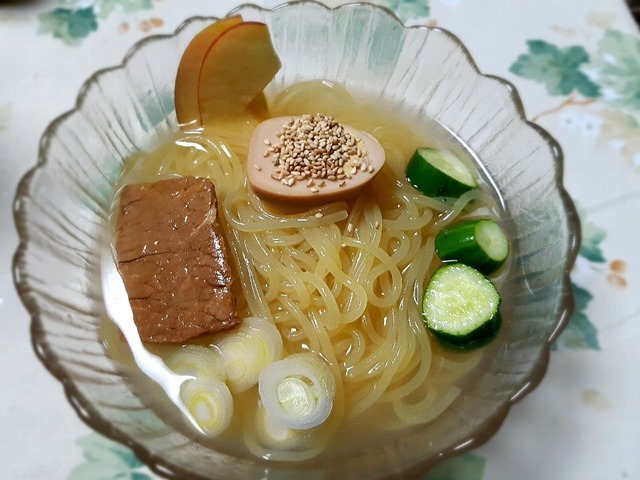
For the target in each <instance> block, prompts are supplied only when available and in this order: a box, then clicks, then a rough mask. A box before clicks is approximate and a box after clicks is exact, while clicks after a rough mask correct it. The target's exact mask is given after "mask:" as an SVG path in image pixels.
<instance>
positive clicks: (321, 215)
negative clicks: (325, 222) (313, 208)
mask: <svg viewBox="0 0 640 480" xmlns="http://www.w3.org/2000/svg"><path fill="white" fill-rule="evenodd" d="M314 217H316V218H322V217H324V215H323V214H322V213H320V212H318V213H316V214H315V215H314Z"/></svg>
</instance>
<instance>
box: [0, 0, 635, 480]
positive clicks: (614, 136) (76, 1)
mask: <svg viewBox="0 0 640 480" xmlns="http://www.w3.org/2000/svg"><path fill="white" fill-rule="evenodd" d="M239 3H240V2H239V1H237V0H215V1H205V0H193V1H183V0H59V1H38V2H36V1H13V2H11V1H9V2H7V1H4V2H0V322H1V323H0V325H1V327H2V333H1V334H0V372H1V374H0V378H1V379H2V382H1V387H0V478H2V479H7V480H22V479H29V480H40V479H43V480H45V479H73V480H92V479H101V480H110V479H114V480H115V479H125V478H127V479H136V480H143V479H150V478H155V477H154V474H153V473H151V472H150V471H149V470H148V469H147V468H146V467H145V466H144V465H143V464H141V462H139V461H138V460H137V459H136V458H135V456H134V455H133V454H132V453H131V451H130V450H128V449H127V448H126V447H124V446H121V445H119V444H116V443H114V442H112V441H110V440H107V439H106V438H104V437H101V436H100V435H98V434H96V433H94V432H92V431H91V430H90V429H89V428H88V427H87V426H85V425H84V424H83V423H82V422H81V421H80V420H79V419H78V418H77V417H76V415H75V413H74V411H73V410H72V408H71V407H70V406H69V405H68V403H67V402H66V399H65V396H64V394H63V390H62V387H61V385H60V384H59V383H58V382H57V381H56V380H54V378H53V377H52V376H51V375H49V373H48V372H47V371H46V370H45V369H44V367H43V366H42V365H41V364H40V363H39V362H38V360H37V359H36V356H35V354H34V353H33V351H32V347H31V342H30V334H29V317H28V315H27V313H26V311H25V310H24V308H23V307H22V305H21V303H20V301H19V299H18V297H17V294H16V293H15V291H14V288H13V279H12V275H11V258H12V253H13V251H14V250H15V248H16V246H17V234H16V232H15V229H14V228H13V220H12V199H13V196H14V194H15V189H16V185H17V184H18V181H19V179H20V177H21V176H22V175H23V174H24V173H25V172H26V171H27V169H29V168H30V167H31V166H33V164H34V163H35V162H36V159H37V151H38V141H39V138H40V135H41V134H42V132H43V130H44V129H45V127H46V126H47V124H48V123H49V122H50V121H51V120H52V119H53V118H54V117H56V116H57V115H59V114H60V113H62V112H64V111H66V110H68V109H70V108H71V107H72V106H73V104H74V99H75V96H76V94H77V92H78V90H79V88H80V86H81V85H82V83H83V82H84V80H85V79H86V78H87V77H89V76H90V75H91V74H92V73H93V72H94V71H96V70H98V69H100V68H103V67H107V66H112V65H115V64H117V63H119V62H120V61H121V60H122V58H123V56H124V55H125V53H126V52H127V50H128V49H129V47H130V46H131V45H132V44H133V43H134V42H136V41H137V40H139V39H140V38H142V37H144V36H146V35H149V34H155V33H168V32H172V31H173V30H174V29H175V28H176V27H177V26H178V25H179V24H180V23H181V22H182V21H183V20H184V19H185V18H187V17H189V16H192V15H212V16H222V15H224V14H226V13H227V12H228V11H229V10H230V9H232V8H233V7H235V6H236V5H238V4H239ZM255 3H259V4H262V5H265V6H268V7H269V6H274V5H275V4H276V3H278V2H276V1H273V0H264V1H263V2H260V1H257V2H255ZM327 3H328V4H330V5H331V6H334V5H338V4H339V3H346V2H341V1H339V0H329V1H327ZM376 3H379V4H381V5H383V6H385V7H387V8H389V9H391V10H393V11H394V12H395V13H396V14H397V15H398V16H399V17H400V18H401V19H402V20H403V21H406V22H407V23H410V24H427V25H438V26H441V27H443V28H446V29H448V30H450V31H452V32H454V33H455V34H456V35H458V36H459V37H460V38H461V40H462V41H463V42H464V43H465V44H466V45H467V47H468V48H469V50H470V51H471V54H472V55H473V57H474V58H475V60H476V62H477V64H478V66H479V68H480V69H481V70H482V71H483V72H485V73H492V74H495V75H498V76H502V77H504V78H507V79H508V80H509V81H511V82H512V83H513V84H515V85H516V87H517V88H518V90H519V92H520V94H521V97H522V100H523V103H524V105H525V109H526V112H527V115H528V117H529V118H530V119H532V120H534V121H536V122H538V123H539V124H540V125H542V126H543V127H544V128H546V129H547V130H549V131H550V132H551V134H552V135H554V136H555V137H556V138H557V139H558V140H559V142H560V144H561V145H562V147H563V150H564V154H565V184H566V185H567V188H568V190H569V192H570V194H571V195H572V196H573V198H574V199H575V200H576V202H577V205H578V207H579V210H580V215H581V219H582V222H583V224H582V228H583V232H582V233H583V245H582V248H581V250H580V256H579V258H578V261H577V264H576V267H575V269H574V275H573V277H572V278H573V282H574V285H573V287H574V293H575V298H576V310H575V313H574V315H573V318H572V319H571V322H570V324H569V326H568V328H567V329H566V330H565V331H564V333H563V334H562V335H561V337H560V338H559V340H558V341H557V343H556V344H555V348H554V352H553V354H552V358H551V364H550V368H549V372H548V374H547V376H546V378H545V380H544V381H543V383H542V384H541V385H540V387H539V388H538V389H537V390H535V391H534V392H533V394H531V395H529V396H528V397H527V398H525V399H524V400H523V401H522V402H521V403H519V404H518V405H517V406H516V407H515V408H514V409H513V410H512V412H511V414H510V415H509V417H508V419H507V421H506V422H505V424H504V426H503V428H502V429H501V430H500V431H499V433H498V434H497V435H496V436H495V437H494V438H493V439H492V440H490V441H489V442H488V443H487V444H486V445H484V446H481V447H480V448H478V449H476V450H474V451H472V452H470V453H466V454H463V455H461V456H459V457H457V458H455V459H452V460H450V461H448V462H446V463H444V464H442V465H441V466H439V467H438V468H437V469H436V470H434V471H433V472H431V473H430V474H429V475H428V476H427V477H426V478H428V479H430V480H481V479H483V480H484V479H486V480H489V479H492V480H493V479H498V480H509V479H514V478H519V479H521V480H538V479H555V480H574V479H582V480H586V479H617V478H619V479H636V480H640V454H639V453H638V452H639V450H640V448H639V447H640V413H639V412H640V409H639V408H638V398H639V397H640V374H638V366H640V353H639V349H638V345H639V344H640V296H639V295H638V292H639V290H638V285H640V214H639V212H640V33H639V32H638V28H637V26H636V25H635V23H634V21H633V19H632V17H631V16H630V14H629V13H628V11H627V9H626V6H625V4H624V2H623V0H564V1H562V2H558V1H554V0H519V1H511V0H483V1H481V2H480V1H473V0H378V1H377V2H376Z"/></svg>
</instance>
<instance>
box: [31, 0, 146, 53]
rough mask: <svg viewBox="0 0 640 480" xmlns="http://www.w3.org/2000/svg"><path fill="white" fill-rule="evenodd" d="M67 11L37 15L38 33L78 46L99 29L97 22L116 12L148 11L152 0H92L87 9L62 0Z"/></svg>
mask: <svg viewBox="0 0 640 480" xmlns="http://www.w3.org/2000/svg"><path fill="white" fill-rule="evenodd" d="M62 4H63V5H68V6H69V7H70V8H64V7H60V8H56V9H54V10H52V11H51V12H46V13H43V14H41V15H40V16H39V19H40V29H39V30H38V32H39V33H45V34H51V35H53V37H54V38H58V39H60V40H62V41H63V42H64V43H66V44H67V45H79V44H80V43H81V41H82V40H84V39H85V38H86V37H88V36H89V34H91V33H92V32H95V31H96V30H97V29H98V19H105V18H107V17H108V16H109V15H110V14H111V13H112V12H114V11H115V10H116V9H122V10H124V11H125V12H132V11H137V10H149V9H151V8H153V3H152V0H94V1H93V2H90V4H89V5H88V6H85V7H83V5H87V2H86V1H82V0H63V1H62Z"/></svg>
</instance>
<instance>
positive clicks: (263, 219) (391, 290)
mask: <svg viewBox="0 0 640 480" xmlns="http://www.w3.org/2000/svg"><path fill="white" fill-rule="evenodd" d="M310 105H323V108H324V107H325V106H326V108H327V109H328V111H323V113H326V114H329V115H336V116H338V114H339V118H340V120H341V121H343V122H345V123H349V124H351V125H353V126H355V127H357V128H359V129H361V130H363V131H367V132H369V133H371V134H372V135H374V136H375V137H376V138H377V139H378V141H379V142H380V143H381V144H382V145H383V146H384V147H385V151H386V156H387V161H386V164H385V166H384V168H383V170H382V171H381V172H380V174H379V175H377V176H376V178H374V180H373V183H372V185H371V186H370V187H369V188H368V189H366V190H365V191H364V193H362V194H361V195H360V196H359V197H358V198H357V199H355V200H354V201H353V203H346V202H338V203H332V204H328V205H323V206H320V207H317V208H313V209H311V210H309V211H305V212H297V213H286V212H284V213H283V212H275V211H274V210H273V208H272V207H270V206H268V205H266V204H265V203H264V202H263V201H262V200H261V199H260V198H258V197H257V196H256V195H255V194H254V193H253V192H252V191H251V189H250V188H249V186H248V185H247V181H246V168H247V167H246V155H247V146H248V144H249V139H250V136H251V134H252V132H253V129H254V128H255V126H256V123H254V122H252V121H249V120H243V121H242V122H235V123H232V124H230V123H229V122H227V123H225V124H220V125H213V126H208V127H207V130H206V131H205V132H203V133H193V134H187V135H183V136H182V137H180V138H179V139H178V140H177V141H175V142H174V143H173V144H171V145H169V147H168V148H166V149H165V150H164V151H163V152H162V158H161V159H160V161H158V159H157V158H156V159H155V160H154V162H147V161H146V160H145V158H144V157H143V158H141V159H139V160H138V161H134V162H129V165H128V166H127V169H128V171H127V172H126V173H125V175H124V177H123V182H125V183H126V182H127V179H129V178H133V177H135V178H138V179H139V178H148V177H154V178H156V179H157V177H167V176H173V175H196V176H205V177H208V178H210V179H211V180H212V181H213V183H214V184H215V187H216V193H217V196H218V201H219V218H220V222H221V225H222V227H223V229H224V232H225V234H226V237H227V240H228V242H229V247H230V250H231V253H232V254H233V255H232V256H233V258H234V259H235V269H236V272H237V277H238V279H239V282H238V283H239V288H238V294H239V296H238V298H239V309H240V312H241V314H242V315H244V316H249V315H258V316H262V317H265V318H267V319H270V320H271V321H273V322H274V323H275V325H276V326H277V328H278V330H279V331H280V333H281V335H282V338H283V341H284V349H285V352H286V353H287V354H293V353H299V352H306V351H312V352H315V353H317V354H319V355H321V356H322V357H324V359H325V360H326V361H327V363H328V365H329V366H330V368H331V372H332V374H333V376H334V377H335V379H336V394H335V401H334V407H333V411H332V414H331V418H330V420H329V421H328V422H327V423H328V424H325V425H323V426H322V427H318V428H321V429H322V431H327V432H330V431H331V430H335V428H336V427H337V425H339V424H340V423H341V422H343V421H348V420H350V419H355V418H358V417H359V416H361V415H363V414H365V413H366V412H368V411H370V409H371V408H373V407H375V408H381V409H383V410H384V411H387V412H390V416H391V417H393V421H392V422H391V423H392V424H393V425H392V426H393V427H394V428H399V427H401V426H403V425H405V426H406V425H407V424H409V425H410V424H419V423H425V422H428V421H430V420H432V419H433V418H435V417H436V416H437V415H439V414H440V413H442V411H444V410H445V409H446V408H447V406H448V405H449V404H450V403H451V402H453V401H454V400H455V398H456V397H457V395H458V394H459V393H460V389H459V387H457V386H456V381H457V380H459V379H460V378H461V377H463V376H464V375H465V374H466V373H468V372H469V371H471V370H472V369H473V368H474V367H475V366H476V365H477V364H478V363H479V361H480V359H481V353H480V352H471V353H467V354H465V356H463V357H462V356H461V357H460V358H457V357H456V358H454V359H453V360H452V359H450V358H448V357H443V356H437V355H435V354H434V352H433V351H432V350H433V349H432V345H431V343H430V340H429V336H428V334H427V332H426V329H425V328H424V325H423V322H422V318H421V311H420V304H421V297H422V294H423V292H424V288H425V283H426V282H427V281H428V279H429V277H430V274H431V273H432V272H433V271H434V270H435V268H437V266H438V265H439V260H438V258H437V256H436V255H435V248H434V237H435V235H436V234H437V232H438V231H439V230H440V229H441V228H443V227H444V226H445V225H447V224H449V223H450V222H452V221H453V220H455V219H456V218H457V217H459V216H460V215H461V214H463V213H464V211H465V207H466V206H467V205H469V204H470V203H471V202H475V203H479V204H481V205H485V206H488V207H489V208H492V207H493V206H494V204H495V202H494V200H493V198H492V197H491V195H490V194H489V193H488V192H486V191H484V190H482V189H478V190H475V191H472V192H469V193H466V194H464V195H462V197H460V199H459V200H458V201H457V202H456V203H455V205H445V204H443V203H442V202H440V201H438V200H435V199H432V198H428V197H425V196H423V195H421V194H419V193H418V192H417V190H415V189H414V188H413V187H412V186H411V185H409V184H408V183H407V182H406V180H405V177H404V169H405V165H406V161H407V159H408V158H409V157H410V155H411V153H412V151H413V149H414V148H415V146H416V145H419V144H420V139H421V138H422V137H420V136H418V135H417V134H416V133H414V132H412V131H411V130H407V127H406V123H405V124H403V123H401V122H394V121H392V120H389V119H387V118H384V117H383V116H382V115H380V114H379V113H378V114H376V113H375V112H376V110H375V109H374V108H373V107H371V108H370V109H369V110H370V111H368V110H367V108H369V107H367V106H366V105H359V104H356V102H355V100H353V99H352V98H351V97H350V96H348V94H346V92H345V91H344V90H342V89H338V88H321V89H320V94H319V93H318V86H317V85H315V86H313V85H308V84H301V85H300V86H297V87H295V88H292V89H290V90H288V91H285V92H284V93H283V94H281V95H280V96H278V97H276V98H275V100H274V102H273V105H272V106H271V112H272V114H273V115H274V116H277V115H282V114H298V113H308V112H309V111H311V110H312V109H311V110H310ZM332 110H335V111H332ZM185 147H186V148H185ZM185 151H186V152H187V153H186V155H185ZM445 211H446V214H445V213H443V212H445ZM255 415H258V413H255V414H254V417H252V418H251V421H248V422H249V423H251V428H249V427H247V425H245V428H244V432H245V440H246V442H247V445H248V446H249V448H250V449H251V450H252V451H253V452H254V453H256V454H260V455H261V454H264V452H266V451H267V450H268V448H267V447H265V446H261V444H260V439H259V438H257V437H255V433H251V431H252V430H255V429H254V428H253V426H254V425H253V424H254V423H255V422H256V421H257V420H256V419H259V416H258V417H256V416H255ZM262 415H263V413H262ZM260 418H261V417H260ZM325 437H327V438H328V435H327V436H325ZM323 443H326V439H325V441H323V440H322V439H321V440H320V441H318V440H317V439H316V440H315V441H314V442H313V446H312V447H311V444H305V443H304V442H302V444H301V448H300V449H293V450H292V451H291V452H288V453H286V454H285V453H281V454H279V455H280V456H278V457H277V458H283V459H301V458H307V457H308V456H310V455H309V451H307V452H306V453H305V448H306V449H307V450H308V449H312V450H313V451H314V452H315V451H316V450H317V449H318V448H319V447H318V445H320V444H323ZM304 445H307V446H306V447H304ZM274 458H275V457H274Z"/></svg>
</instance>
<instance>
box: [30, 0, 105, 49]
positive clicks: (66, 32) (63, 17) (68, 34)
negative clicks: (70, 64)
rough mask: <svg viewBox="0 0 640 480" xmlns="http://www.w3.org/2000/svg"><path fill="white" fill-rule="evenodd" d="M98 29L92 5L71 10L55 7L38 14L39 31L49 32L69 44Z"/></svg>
mask: <svg viewBox="0 0 640 480" xmlns="http://www.w3.org/2000/svg"><path fill="white" fill-rule="evenodd" d="M97 29H98V21H97V20H96V16H95V14H94V13H93V7H87V8H79V9H77V10H71V9H68V8H56V9H55V10H53V11H51V12H48V13H44V14H42V15H40V30H39V33H50V34H52V35H53V37H54V38H59V39H60V40H62V41H63V42H65V43H67V44H69V45H77V44H78V43H79V42H80V40H82V39H83V38H86V37H87V36H88V35H89V34H90V33H91V32H95V31H96V30H97Z"/></svg>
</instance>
